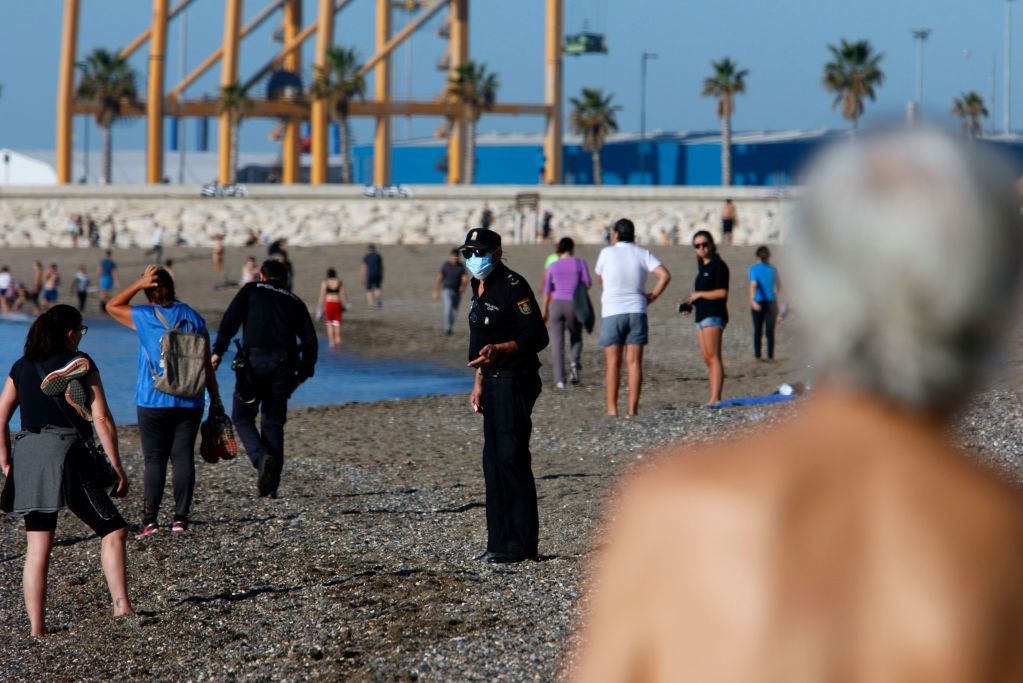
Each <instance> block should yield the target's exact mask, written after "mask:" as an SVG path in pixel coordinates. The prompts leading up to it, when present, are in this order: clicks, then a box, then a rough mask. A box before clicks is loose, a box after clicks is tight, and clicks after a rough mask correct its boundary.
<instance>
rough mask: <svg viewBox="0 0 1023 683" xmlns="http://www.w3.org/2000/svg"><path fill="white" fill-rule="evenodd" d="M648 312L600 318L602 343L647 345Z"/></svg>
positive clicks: (604, 344)
mask: <svg viewBox="0 0 1023 683" xmlns="http://www.w3.org/2000/svg"><path fill="white" fill-rule="evenodd" d="M646 342H647V323H646V313H621V314H619V315H609V316H607V317H606V318H601V319H600V345H601V346H622V345H624V344H633V345H635V346H646Z"/></svg>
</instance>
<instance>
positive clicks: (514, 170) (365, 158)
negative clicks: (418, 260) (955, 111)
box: [239, 129, 1023, 187]
mask: <svg viewBox="0 0 1023 683" xmlns="http://www.w3.org/2000/svg"><path fill="white" fill-rule="evenodd" d="M844 135H846V133H845V131H829V130H823V129H822V130H816V131H785V132H743V133H736V134H735V135H734V136H733V137H732V169H733V177H732V183H733V184H734V185H747V186H760V187H765V186H767V187H770V186H787V185H792V184H795V183H796V182H797V181H798V179H799V174H800V171H801V170H802V168H803V166H804V165H805V164H806V162H807V161H808V160H809V159H811V158H812V157H813V155H814V153H815V152H816V151H817V150H818V149H819V148H820V147H821V146H822V145H823V144H825V143H827V142H829V141H832V140H835V139H838V138H841V137H843V136H844ZM982 144H991V145H995V146H996V147H998V148H999V149H1001V150H1003V151H1004V152H1006V153H1007V155H1008V157H1009V159H1010V161H1011V162H1012V163H1013V165H1014V166H1015V168H1016V170H1017V173H1019V174H1021V175H1023V137H1021V136H1018V135H1011V136H997V137H990V138H984V139H983V140H982ZM337 146H338V145H337V142H336V140H335V143H334V147H335V149H334V153H335V155H336V153H337ZM392 154H393V157H392V173H391V176H392V181H393V182H394V183H395V184H400V185H430V184H438V185H439V184H444V183H445V182H446V181H447V143H446V141H445V140H440V139H438V140H434V139H427V140H412V141H406V142H396V143H395V144H394V147H393V152H392ZM277 163H278V164H279V162H277ZM543 164H544V156H543V139H542V138H541V137H540V136H539V135H504V134H495V133H488V134H483V135H480V136H479V137H478V138H477V146H476V183H477V184H481V185H535V184H539V183H540V178H541V175H542V170H543ZM601 164H602V167H603V171H604V184H605V185H692V186H714V185H720V184H721V136H720V134H719V133H718V132H716V131H715V132H711V133H708V132H703V133H653V134H651V135H648V136H647V137H646V138H645V139H644V138H641V137H640V136H638V135H635V134H624V135H618V136H615V137H613V138H611V139H610V140H609V141H608V143H607V144H606V145H605V146H604V149H603V150H602V152H601ZM274 165H275V164H273V163H270V164H267V163H265V162H263V163H259V162H257V163H255V164H249V165H245V166H243V168H241V169H239V180H240V181H241V182H247V183H259V182H267V180H268V179H269V178H270V177H271V176H273V175H279V174H277V170H276V169H275V168H274ZM352 173H353V178H352V180H353V181H354V182H355V183H357V184H369V183H371V182H372V177H373V146H372V145H360V144H356V145H355V146H354V148H353V150H352ZM564 173H565V175H564V178H563V182H564V184H566V185H592V184H593V161H592V158H591V156H590V154H589V152H585V151H583V149H582V145H581V144H580V140H579V138H578V137H572V136H568V137H567V138H566V140H565V146H564ZM307 175H308V168H307V167H304V168H303V176H304V177H305V176H307ZM329 179H330V182H340V179H341V169H340V159H339V158H338V157H337V156H332V157H331V159H330V169H329ZM271 182H272V181H271Z"/></svg>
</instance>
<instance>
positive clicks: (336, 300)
mask: <svg viewBox="0 0 1023 683" xmlns="http://www.w3.org/2000/svg"><path fill="white" fill-rule="evenodd" d="M317 307H318V308H319V309H320V310H322V311H323V322H324V323H325V324H326V325H327V343H328V345H329V346H330V348H332V349H333V348H335V347H337V346H341V313H342V311H343V310H344V309H345V308H347V307H348V293H347V292H346V291H345V286H344V283H342V282H341V279H340V278H339V277H338V276H337V271H336V270H335V269H333V268H328V269H327V279H326V280H324V281H323V282H321V283H320V301H319V304H318V305H317Z"/></svg>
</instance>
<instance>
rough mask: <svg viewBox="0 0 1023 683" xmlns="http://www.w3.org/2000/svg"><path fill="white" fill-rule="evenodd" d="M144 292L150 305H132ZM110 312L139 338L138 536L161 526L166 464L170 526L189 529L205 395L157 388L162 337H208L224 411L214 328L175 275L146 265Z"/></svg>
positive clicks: (217, 408) (212, 389)
mask: <svg viewBox="0 0 1023 683" xmlns="http://www.w3.org/2000/svg"><path fill="white" fill-rule="evenodd" d="M139 292H145V295H146V299H148V301H149V303H148V304H141V305H138V306H132V305H131V300H132V297H134V296H135V295H136V294H138V293H139ZM107 313H109V314H110V316H111V317H112V318H113V319H114V320H116V321H117V322H119V323H121V324H122V325H124V326H125V327H128V328H130V329H133V330H135V332H136V333H137V334H138V337H139V357H138V371H137V375H136V381H135V404H136V406H137V409H138V419H139V438H140V440H141V441H142V454H143V456H144V458H145V475H144V480H143V481H144V489H143V501H144V502H143V507H142V524H141V525H140V527H139V529H138V531H137V532H136V534H135V537H136V538H144V537H146V536H149V535H150V534H153V533H156V532H157V531H158V530H159V527H158V526H157V517H158V515H159V512H160V502H161V501H162V500H163V488H164V485H165V484H166V482H167V463H168V462H170V463H171V465H172V469H173V476H174V520H173V522H172V523H171V527H170V530H171V531H172V532H174V533H184V532H185V531H187V530H188V516H189V513H190V511H191V508H192V491H193V489H194V488H195V439H196V436H198V434H199V425H200V423H201V422H202V415H203V406H204V400H203V399H204V397H203V396H202V395H200V396H198V397H195V398H190V397H185V396H179V395H173V394H170V393H166V392H164V391H161V390H160V389H157V388H156V383H157V380H158V379H160V376H161V375H164V368H162V367H159V366H158V364H160V365H162V363H161V348H160V347H161V339H162V338H163V336H164V334H166V333H167V332H168V331H170V330H172V329H173V330H182V331H185V332H191V333H194V334H198V335H201V336H202V337H205V339H206V341H207V344H206V363H205V379H206V383H207V384H206V388H207V390H208V392H209V396H210V412H211V413H218V414H223V412H224V406H223V405H222V404H221V402H220V391H219V387H218V385H217V375H216V372H215V371H214V370H213V365H212V363H211V362H210V351H209V343H208V342H209V332H208V331H207V330H206V321H205V320H204V319H203V317H202V316H201V315H199V314H198V313H197V312H196V311H195V309H193V308H192V307H191V306H189V305H187V304H185V303H182V302H181V301H178V299H177V296H176V294H175V290H174V278H172V277H171V275H170V273H168V272H167V271H166V270H164V269H163V268H161V267H159V266H153V265H150V266H147V267H146V270H145V272H143V273H142V277H140V278H139V279H138V280H136V281H135V282H134V283H132V284H131V285H129V286H128V287H127V288H126V289H124V290H121V291H120V292H118V293H117V294H115V295H114V296H113V298H112V299H110V301H108V302H107Z"/></svg>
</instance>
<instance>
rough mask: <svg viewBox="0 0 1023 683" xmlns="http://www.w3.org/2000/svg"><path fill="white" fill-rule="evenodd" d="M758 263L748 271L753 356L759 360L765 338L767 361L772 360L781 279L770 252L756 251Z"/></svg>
mask: <svg viewBox="0 0 1023 683" xmlns="http://www.w3.org/2000/svg"><path fill="white" fill-rule="evenodd" d="M757 258H758V259H760V263H754V264H753V265H752V266H750V269H749V303H750V308H751V309H752V311H753V356H754V357H755V358H756V359H757V360H760V350H761V341H762V337H763V336H765V334H764V333H765V332H766V336H767V360H774V327H775V323H777V322H778V292H780V291H781V279H780V278H779V277H778V269H777V268H775V267H774V266H772V265H771V263H770V261H771V250H770V249H768V248H767V247H760V248H758V249H757Z"/></svg>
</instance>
